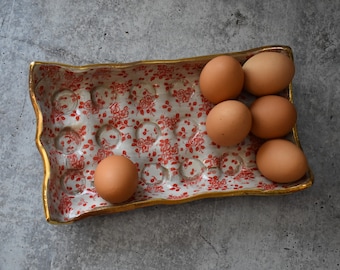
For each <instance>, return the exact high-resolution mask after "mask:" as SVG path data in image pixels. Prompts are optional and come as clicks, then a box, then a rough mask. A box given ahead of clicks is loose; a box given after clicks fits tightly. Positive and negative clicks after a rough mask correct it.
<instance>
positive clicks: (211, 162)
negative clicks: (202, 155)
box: [204, 154, 220, 168]
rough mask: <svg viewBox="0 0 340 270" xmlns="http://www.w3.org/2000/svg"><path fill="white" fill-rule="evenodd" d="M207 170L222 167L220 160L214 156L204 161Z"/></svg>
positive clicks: (210, 155) (209, 156)
mask: <svg viewBox="0 0 340 270" xmlns="http://www.w3.org/2000/svg"><path fill="white" fill-rule="evenodd" d="M204 164H205V166H207V168H216V167H219V166H220V159H219V158H218V157H217V156H214V155H212V154H209V155H208V158H207V159H206V160H205V161H204Z"/></svg>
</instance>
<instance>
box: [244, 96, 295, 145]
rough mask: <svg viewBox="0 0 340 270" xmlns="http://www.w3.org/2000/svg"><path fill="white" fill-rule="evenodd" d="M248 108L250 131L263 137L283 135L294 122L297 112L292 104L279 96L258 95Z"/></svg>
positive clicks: (269, 137)
mask: <svg viewBox="0 0 340 270" xmlns="http://www.w3.org/2000/svg"><path fill="white" fill-rule="evenodd" d="M249 109H250V112H251V114H252V117H253V124H252V128H251V132H252V133H253V134H254V135H256V136H257V137H260V138H263V139H271V138H278V137H282V136H285V135H287V134H288V133H289V132H290V131H291V130H292V128H293V127H294V125H295V123H296V119H297V113H296V109H295V107H294V105H293V104H292V103H291V102H290V101H289V100H288V99H286V98H284V97H281V96H275V95H268V96H263V97H260V98H258V99H256V100H255V101H254V102H253V103H252V104H251V106H250V108H249Z"/></svg>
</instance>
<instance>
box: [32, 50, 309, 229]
mask: <svg viewBox="0 0 340 270" xmlns="http://www.w3.org/2000/svg"><path fill="white" fill-rule="evenodd" d="M262 51H276V52H280V53H284V54H286V55H288V56H289V57H291V58H293V55H292V51H291V49H290V48H289V47H287V46H267V47H261V48H256V49H252V50H249V51H244V52H237V53H227V54H228V55H232V56H234V57H235V58H236V59H237V60H239V61H240V63H241V64H242V63H244V62H245V61H246V59H248V58H249V57H251V56H253V55H254V54H257V53H259V52H262ZM215 56H217V55H209V56H202V57H195V58H187V59H178V60H167V61H141V62H135V63H127V64H96V65H88V66H70V65H65V64H59V63H46V62H34V63H32V64H31V66H30V95H31V100H32V104H33V107H34V109H35V112H36V116H37V133H36V143H37V147H38V149H39V151H40V153H41V155H42V159H43V162H44V179H43V203H44V208H45V215H46V219H47V221H48V222H50V223H54V224H59V223H69V222H72V221H75V220H78V219H81V218H84V217H87V216H91V215H99V214H108V213H114V212H119V211H126V210H130V209H135V208H139V207H145V206H150V205H156V204H176V203H183V202H188V201H191V200H195V199H202V198H208V197H222V196H236V195H274V194H287V193H291V192H295V191H300V190H303V189H305V188H308V187H310V186H311V185H312V183H313V176H312V172H311V171H310V170H309V171H308V172H306V175H305V176H304V177H303V178H302V179H301V180H300V181H298V182H295V183H292V184H284V185H282V184H275V183H272V182H271V181H269V180H267V179H266V178H265V177H263V176H262V175H261V174H260V172H259V171H258V169H257V167H256V163H255V153H256V151H257V149H258V147H259V146H260V145H261V143H262V142H263V141H262V140H260V139H258V138H256V137H254V136H251V135H249V136H248V137H247V138H246V139H245V140H244V141H243V142H242V143H240V144H239V145H236V146H233V147H219V146H217V145H215V144H213V143H212V142H211V141H210V139H209V138H208V137H207V134H206V130H205V119H206V116H207V113H208V112H209V110H210V109H211V108H212V104H211V103H209V102H207V101H206V100H205V99H204V98H203V97H202V95H201V94H200V89H199V85H198V80H199V74H200V72H201V70H202V68H203V66H204V65H205V64H206V63H207V62H208V61H209V60H210V59H212V58H213V57H215ZM292 93H293V92H292V85H290V86H289V87H288V88H287V89H285V90H284V91H282V93H280V94H281V95H283V96H285V97H286V98H288V99H290V100H292ZM238 99H239V100H241V101H242V102H244V103H245V104H247V105H249V104H250V103H251V102H252V101H253V100H254V97H253V96H251V95H249V94H247V93H245V92H242V94H241V95H240V96H239V98H238ZM289 139H291V140H292V141H293V142H295V143H296V144H297V145H299V146H300V143H299V140H298V136H297V130H296V128H294V129H293V130H292V133H291V134H290V135H289ZM111 154H122V155H125V156H127V157H129V158H130V159H131V160H132V161H133V162H134V163H136V164H137V165H138V170H139V176H140V180H139V185H138V190H137V192H136V194H135V195H134V197H133V198H132V199H131V200H129V201H128V202H126V203H123V204H118V205H112V204H110V203H108V202H106V201H105V200H103V199H102V198H100V197H99V196H98V194H97V193H96V190H95V189H94V186H93V174H94V171H95V168H96V166H97V164H98V163H99V162H100V161H101V160H102V159H103V158H104V157H106V156H108V155H111Z"/></svg>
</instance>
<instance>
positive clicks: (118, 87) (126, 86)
mask: <svg viewBox="0 0 340 270" xmlns="http://www.w3.org/2000/svg"><path fill="white" fill-rule="evenodd" d="M124 72H125V71H124ZM124 72H122V73H120V74H118V75H122V76H123V77H124V76H125V75H124ZM125 73H126V72H125ZM125 77H126V76H125ZM125 77H124V78H125ZM131 86H132V80H129V81H127V82H124V83H119V82H115V81H114V82H112V83H111V86H110V88H111V89H112V90H113V91H115V92H116V93H118V94H121V95H124V94H125V93H128V92H129V91H130V88H131Z"/></svg>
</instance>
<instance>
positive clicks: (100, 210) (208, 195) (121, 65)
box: [29, 45, 314, 225]
mask: <svg viewBox="0 0 340 270" xmlns="http://www.w3.org/2000/svg"><path fill="white" fill-rule="evenodd" d="M272 50H278V51H285V52H286V53H287V55H288V56H289V57H290V58H291V59H292V60H293V61H294V58H293V53H292V49H291V48H290V47H289V46H281V45H274V46H263V47H258V48H254V49H250V50H245V51H241V52H231V53H219V54H212V55H206V56H197V57H191V58H181V59H175V60H144V61H136V62H130V63H101V64H89V65H82V66H75V65H68V64H62V63H58V62H39V61H37V62H32V63H31V64H30V68H29V92H30V97H31V102H32V105H33V108H34V111H35V115H36V120H37V123H36V136H35V143H36V146H37V148H38V151H39V153H40V155H41V158H42V161H43V166H44V178H43V184H42V198H43V206H44V212H45V218H46V221H47V222H49V223H50V224H55V225H59V224H69V223H73V222H74V221H76V220H80V219H83V218H85V217H89V216H95V215H104V214H112V213H118V212H123V211H129V210H133V209H137V208H142V207H147V206H154V205H162V204H166V205H173V204H181V203H186V202H191V201H194V200H199V199H206V198H218V197H231V196H246V195H256V196H271V195H285V194H290V193H293V192H297V191H302V190H304V189H307V188H309V187H311V186H312V185H313V182H314V175H313V173H312V171H311V169H310V167H308V171H307V173H306V175H307V177H308V179H307V181H306V182H304V183H302V184H299V185H296V186H292V187H288V188H285V189H280V190H262V189H252V190H236V191H228V192H216V193H202V194H199V195H196V196H191V197H188V198H184V199H181V200H166V199H153V200H148V201H140V202H132V203H129V204H125V205H119V206H106V207H101V208H97V209H95V210H93V211H90V212H86V213H84V214H82V215H79V216H77V217H75V218H73V219H72V220H69V221H65V222H63V221H58V220H53V219H52V218H51V216H50V212H49V206H48V194H47V191H48V181H49V178H50V173H51V168H50V164H49V159H48V156H47V153H46V150H45V148H44V147H43V145H42V143H41V135H42V130H43V115H42V112H41V110H40V107H39V105H38V103H37V100H36V97H35V93H34V82H33V72H34V68H35V66H38V65H46V64H49V65H58V66H61V67H67V68H72V69H77V70H86V69H91V68H98V67H108V68H116V69H121V68H128V67H133V66H137V65H142V64H143V65H145V64H146V65H152V64H175V63H179V62H192V61H207V60H209V59H212V58H214V57H216V56H219V55H230V56H233V57H243V58H244V57H245V56H246V55H248V54H249V55H250V54H254V53H260V52H265V51H272ZM288 97H289V100H290V101H291V102H293V87H292V83H290V84H289V88H288ZM292 134H293V139H294V141H295V143H296V144H297V145H298V146H299V147H300V148H301V149H302V147H301V143H300V140H299V137H298V132H297V127H296V125H295V126H294V128H293V130H292Z"/></svg>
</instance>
